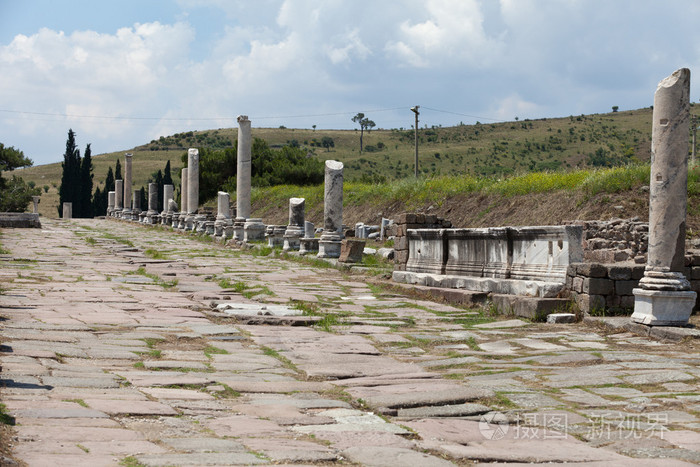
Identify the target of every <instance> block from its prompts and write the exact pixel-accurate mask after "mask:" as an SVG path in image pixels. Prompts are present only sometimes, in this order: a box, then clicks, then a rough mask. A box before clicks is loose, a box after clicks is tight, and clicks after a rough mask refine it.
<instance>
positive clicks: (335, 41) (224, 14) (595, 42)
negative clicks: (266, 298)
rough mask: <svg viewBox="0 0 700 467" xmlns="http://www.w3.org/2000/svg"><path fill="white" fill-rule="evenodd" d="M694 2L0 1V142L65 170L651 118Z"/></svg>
mask: <svg viewBox="0 0 700 467" xmlns="http://www.w3.org/2000/svg"><path fill="white" fill-rule="evenodd" d="M698 18H700V2H697V1H695V0H669V1H667V2H663V3H661V2H658V1H654V0H615V1H611V0H402V1H398V0H378V1H374V2H357V1H350V0H323V1H318V0H256V1H250V0H248V1H235V0H140V1H133V0H121V1H118V2H116V1H111V0H102V1H94V0H92V1H83V0H79V1H78V0H76V1H73V0H66V1H62V2H56V1H49V0H23V1H19V0H0V70H1V72H0V142H2V143H3V144H5V145H6V146H14V147H16V148H18V149H21V150H22V151H24V153H25V154H26V155H27V156H29V157H30V158H32V159H33V160H34V162H35V164H44V163H51V162H58V161H60V160H61V159H62V153H63V149H64V146H65V139H66V134H67V131H68V129H69V128H73V130H75V131H76V133H77V137H78V143H79V146H80V147H84V146H85V145H86V144H87V143H91V144H92V149H93V153H96V154H99V153H104V152H112V151H118V150H123V149H129V148H131V147H133V146H135V145H139V144H143V143H146V142H148V141H150V140H152V139H157V138H158V137H159V136H165V135H169V134H173V133H177V132H180V131H185V130H193V129H194V130H197V129H208V128H222V127H232V126H235V118H236V116H237V115H239V114H245V115H248V116H250V118H251V120H252V124H253V129H255V127H277V126H280V125H285V126H287V127H289V128H310V127H311V126H312V125H317V128H319V129H323V128H353V125H354V124H353V122H352V121H351V118H352V116H353V115H354V114H356V113H357V112H364V113H365V114H367V116H368V117H370V118H371V119H372V120H374V121H375V122H376V124H377V126H378V127H379V128H401V127H404V128H410V127H411V125H412V123H413V114H412V113H411V112H410V110H409V109H410V107H412V106H413V105H416V104H418V105H420V106H421V115H420V126H421V127H423V126H424V125H429V126H430V125H454V124H458V123H460V122H464V123H474V122H475V121H477V120H480V121H482V122H490V121H504V120H513V119H515V117H518V118H520V119H524V118H542V117H557V116H568V115H578V114H582V113H601V112H609V111H610V109H611V107H612V106H613V105H617V106H619V107H620V109H621V110H625V109H636V108H640V107H646V106H649V105H651V103H652V101H653V93H654V90H655V88H656V84H657V83H658V82H659V81H660V80H661V79H663V78H664V77H665V76H667V75H669V74H670V73H672V72H673V71H674V70H675V69H677V68H680V67H689V68H690V69H691V73H692V78H691V100H692V101H693V102H697V101H698V98H699V97H700V91H698V89H697V84H698V83H700V81H698V77H697V76H696V75H695V73H697V72H700V67H699V66H698V65H700V27H698V25H697V19H698Z"/></svg>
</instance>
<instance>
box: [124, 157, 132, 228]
mask: <svg viewBox="0 0 700 467" xmlns="http://www.w3.org/2000/svg"><path fill="white" fill-rule="evenodd" d="M132 157H133V154H129V153H127V154H124V188H123V190H124V205H123V206H124V208H123V210H122V217H123V218H124V219H126V220H132V211H131V159H132Z"/></svg>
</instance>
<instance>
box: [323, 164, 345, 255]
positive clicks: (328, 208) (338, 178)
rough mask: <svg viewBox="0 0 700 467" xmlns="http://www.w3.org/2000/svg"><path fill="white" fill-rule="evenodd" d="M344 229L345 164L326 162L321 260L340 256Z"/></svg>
mask: <svg viewBox="0 0 700 467" xmlns="http://www.w3.org/2000/svg"><path fill="white" fill-rule="evenodd" d="M342 228H343V163H342V162H338V161H332V160H329V161H326V174H325V190H324V197H323V233H322V234H321V239H320V240H319V242H318V255H317V256H318V257H319V258H337V257H339V256H340V242H341V240H342V235H341V230H342Z"/></svg>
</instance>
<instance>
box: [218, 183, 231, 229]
mask: <svg viewBox="0 0 700 467" xmlns="http://www.w3.org/2000/svg"><path fill="white" fill-rule="evenodd" d="M230 205H231V197H230V195H229V194H228V193H227V192H225V191H220V192H219V193H218V196H217V214H216V221H215V222H214V235H215V236H216V237H225V236H226V227H227V226H229V225H233V222H232V221H231V208H230Z"/></svg>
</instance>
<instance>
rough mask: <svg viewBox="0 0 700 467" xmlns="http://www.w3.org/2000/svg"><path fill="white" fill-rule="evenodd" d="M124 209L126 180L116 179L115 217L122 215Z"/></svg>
mask: <svg viewBox="0 0 700 467" xmlns="http://www.w3.org/2000/svg"><path fill="white" fill-rule="evenodd" d="M123 210H124V180H122V179H119V180H115V181H114V217H121V214H122V211H123Z"/></svg>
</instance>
